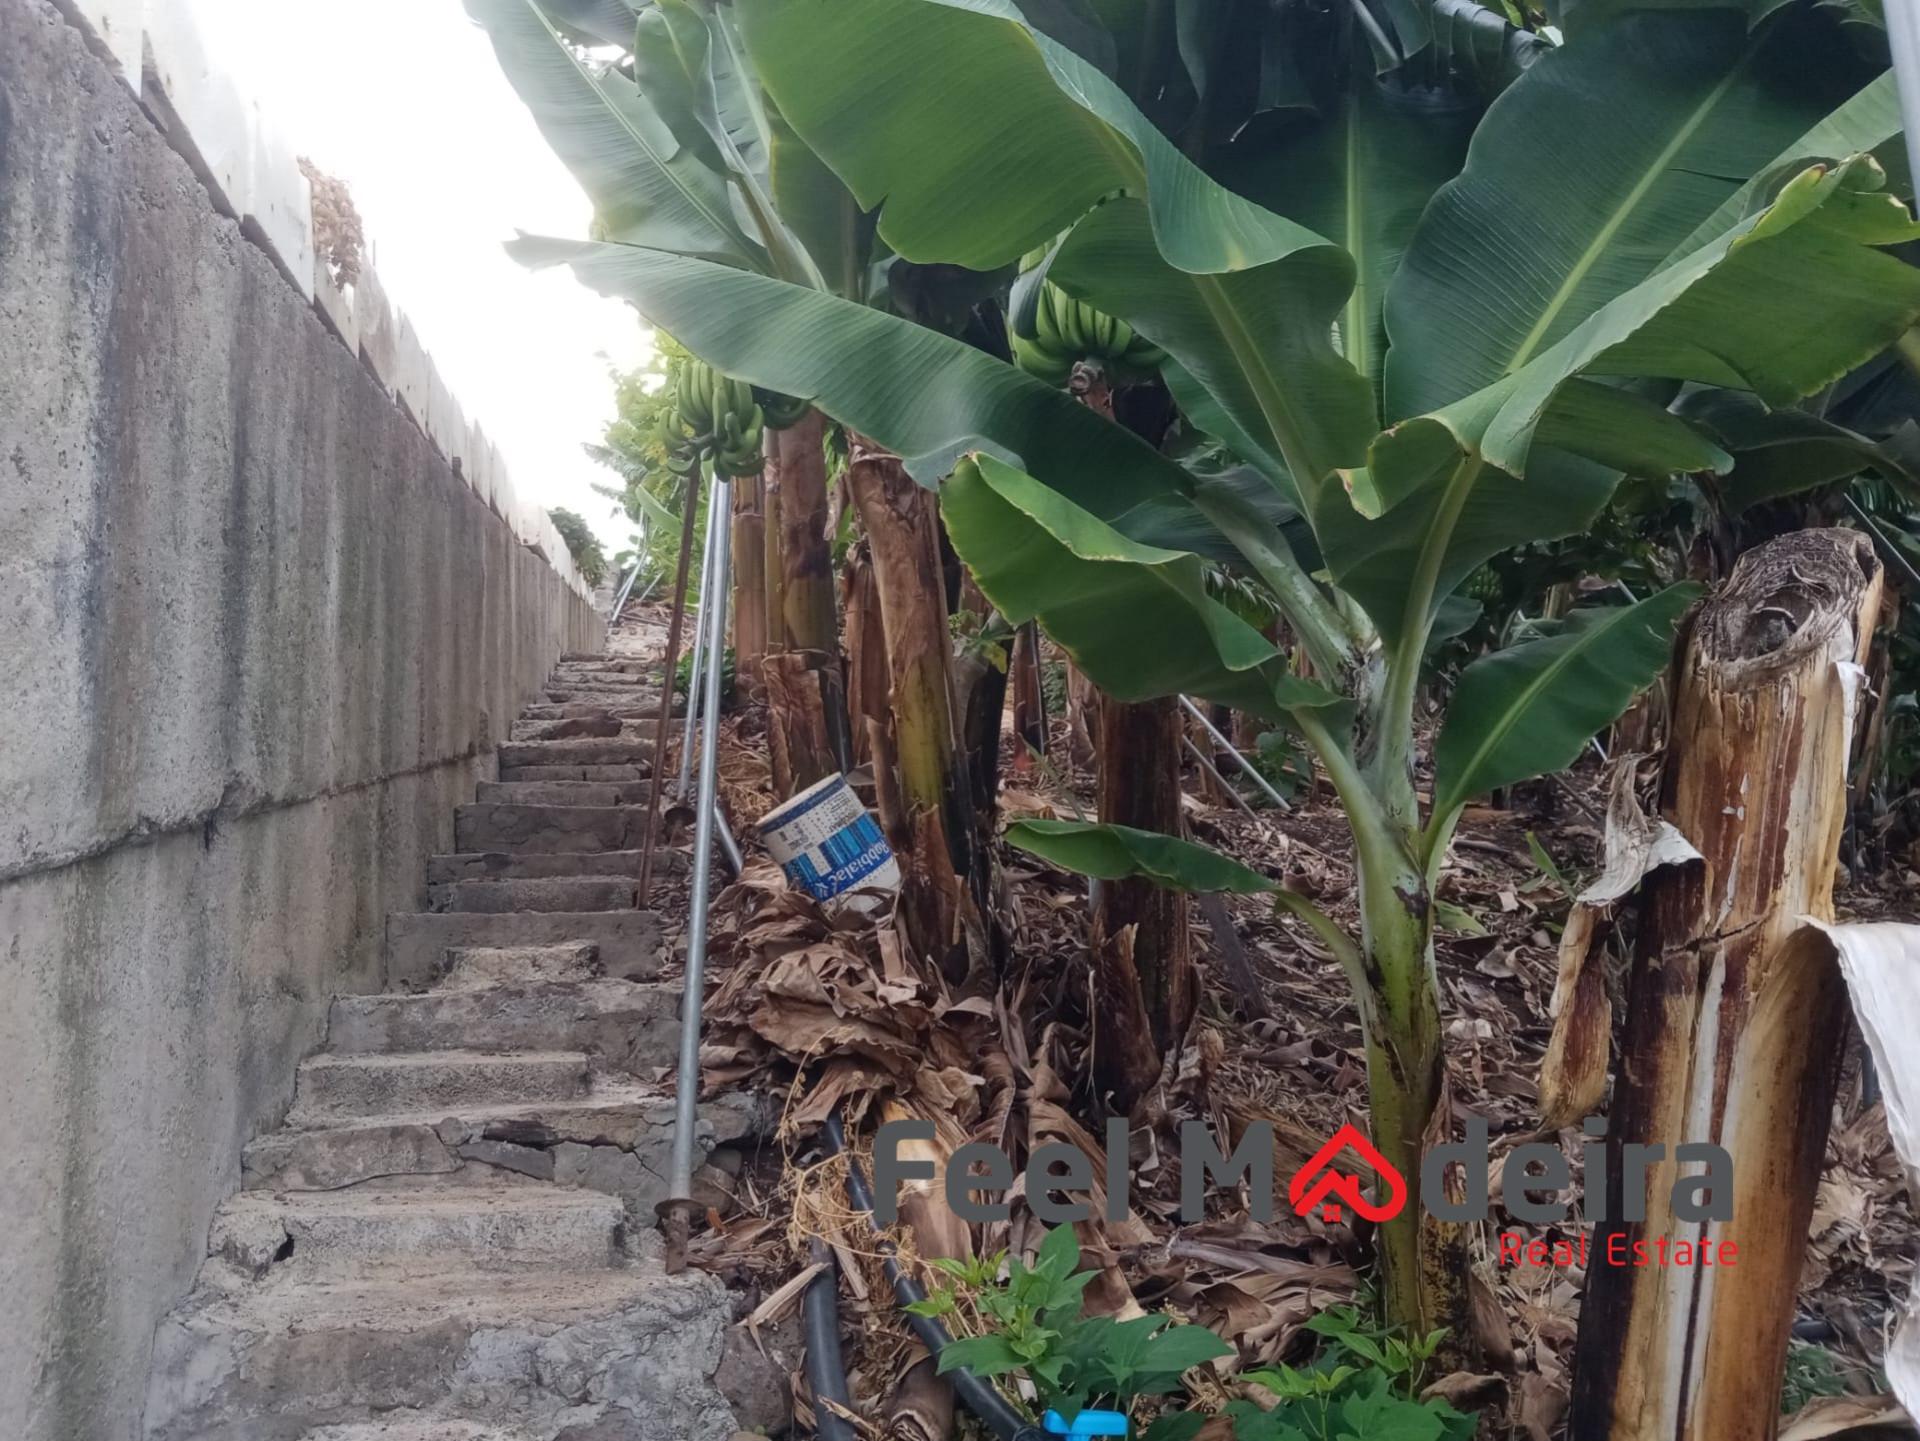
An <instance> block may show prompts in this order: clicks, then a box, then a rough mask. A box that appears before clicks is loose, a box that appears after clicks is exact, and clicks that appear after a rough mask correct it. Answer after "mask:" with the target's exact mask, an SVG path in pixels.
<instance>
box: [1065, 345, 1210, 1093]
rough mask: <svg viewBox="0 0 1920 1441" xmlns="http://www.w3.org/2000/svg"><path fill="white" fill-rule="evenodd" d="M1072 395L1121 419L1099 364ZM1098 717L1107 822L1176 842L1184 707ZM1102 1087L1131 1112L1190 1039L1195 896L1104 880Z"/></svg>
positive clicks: (1164, 700)
mask: <svg viewBox="0 0 1920 1441" xmlns="http://www.w3.org/2000/svg"><path fill="white" fill-rule="evenodd" d="M1069 389H1070V390H1071V391H1072V392H1073V394H1074V396H1075V397H1076V398H1078V399H1079V401H1080V403H1081V404H1082V405H1084V406H1086V407H1087V408H1088V409H1089V410H1093V411H1096V412H1098V413H1099V414H1101V415H1104V416H1105V417H1106V418H1107V419H1109V420H1112V419H1113V418H1114V414H1113V388H1112V386H1111V385H1110V384H1109V383H1108V380H1107V377H1106V374H1105V372H1104V371H1102V370H1101V369H1100V367H1098V366H1096V365H1090V364H1087V363H1086V362H1082V363H1080V364H1078V365H1076V366H1075V367H1074V369H1073V377H1072V380H1071V381H1070V383H1069ZM1088 689H1089V691H1090V692H1091V698H1092V710H1093V712H1094V724H1093V729H1094V730H1095V731H1096V732H1097V734H1095V735H1094V736H1093V737H1091V741H1092V749H1093V753H1094V762H1095V771H1096V776H1097V781H1098V786H1099V804H1100V820H1101V821H1102V822H1103V823H1105V824H1108V825H1122V826H1135V827H1138V828H1139V829H1141V830H1149V831H1160V832H1163V833H1164V834H1167V835H1173V836H1177V835H1180V834H1181V833H1182V831H1183V830H1184V826H1183V824H1182V821H1181V815H1180V754H1181V751H1180V737H1181V734H1182V727H1181V721H1180V703H1179V701H1178V700H1177V699H1176V698H1175V697H1173V696H1163V697H1161V698H1160V699H1158V700H1150V701H1146V702H1144V703H1142V704H1139V705H1127V704H1124V703H1122V702H1120V701H1116V700H1114V699H1113V698H1112V697H1111V696H1107V695H1102V694H1100V693H1099V692H1098V691H1094V690H1092V687H1089V688H1088ZM1091 941H1092V946H1093V957H1094V985H1095V988H1096V994H1095V997H1094V1010H1095V1014H1096V1015H1097V1016H1098V1017H1099V1020H1100V1023H1101V1026H1102V1030H1101V1033H1100V1036H1099V1038H1098V1041H1097V1043H1096V1045H1095V1048H1094V1074H1095V1080H1096V1081H1097V1082H1098V1084H1099V1085H1100V1087H1101V1089H1102V1090H1103V1091H1105V1092H1106V1093H1107V1095H1108V1097H1109V1098H1110V1100H1111V1103H1112V1105H1113V1107H1114V1109H1115V1110H1116V1111H1117V1112H1119V1113H1121V1114H1125V1113H1126V1112H1128V1111H1131V1110H1132V1109H1133V1104H1134V1102H1135V1101H1137V1100H1139V1099H1140V1097H1141V1096H1143V1095H1145V1094H1146V1093H1147V1091H1148V1090H1149V1089H1150V1088H1151V1087H1152V1085H1153V1083H1154V1081H1155V1080H1157V1079H1158V1078H1159V1075H1160V1065H1161V1061H1162V1059H1163V1058H1164V1057H1165V1056H1166V1055H1167V1054H1168V1053H1169V1052H1171V1051H1172V1050H1173V1049H1174V1048H1175V1047H1177V1046H1178V1045H1179V1044H1180V1042H1181V1040H1182V1039H1183V1038H1184V1037H1185V1036H1186V1033H1187V1025H1188V1023H1189V1022H1190V1021H1191V1020H1192V1019H1193V1006H1194V1000H1195V996H1196V993H1197V989H1198V988H1197V983H1196V981H1195V977H1194V970H1193V937H1192V934H1191V930H1190V927H1189V926H1188V922H1187V898H1186V896H1185V895H1184V894H1182V893H1180V892H1177V891H1174V890H1172V889H1170V888H1162V887H1158V886H1155V885H1154V884H1153V883H1152V882H1150V881H1142V880H1130V881H1109V882H1106V883H1103V884H1102V885H1101V887H1100V889H1099V892H1098V898H1097V900H1096V902H1095V904H1094V908H1093V927H1092V932H1091Z"/></svg>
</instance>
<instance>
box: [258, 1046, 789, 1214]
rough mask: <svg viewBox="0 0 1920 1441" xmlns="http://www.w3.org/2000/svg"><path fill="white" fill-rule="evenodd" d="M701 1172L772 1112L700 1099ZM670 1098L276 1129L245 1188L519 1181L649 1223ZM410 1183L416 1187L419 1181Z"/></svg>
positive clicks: (735, 1097) (755, 1131)
mask: <svg viewBox="0 0 1920 1441" xmlns="http://www.w3.org/2000/svg"><path fill="white" fill-rule="evenodd" d="M698 1115H699V1127H698V1130H697V1131H696V1133H695V1137H694V1140H695V1150H694V1156H695V1160H696V1163H698V1162H699V1161H700V1160H701V1159H703V1158H704V1157H705V1156H706V1155H707V1154H708V1153H709V1152H710V1151H711V1150H712V1148H713V1147H715V1146H728V1145H732V1144H734V1143H736V1142H739V1141H742V1140H744V1139H746V1138H747V1137H751V1136H756V1135H761V1134H764V1133H765V1132H766V1131H767V1130H769V1129H770V1128H771V1126H772V1123H773V1121H774V1119H775V1118H774V1117H773V1115H772V1114H771V1112H770V1109H769V1108H768V1107H766V1106H764V1105H762V1104H761V1103H759V1102H757V1101H755V1100H753V1099H751V1098H748V1097H746V1096H742V1095H739V1094H738V1093H724V1094H721V1095H718V1096H715V1097H713V1098H712V1099H711V1100H707V1101H703V1102H701V1104H700V1109H699V1113H698ZM672 1142H673V1098H672V1095H671V1094H670V1093H669V1091H668V1089H667V1088H666V1087H664V1086H659V1085H650V1084H646V1083H642V1082H637V1081H630V1080H620V1081H611V1080H606V1079H604V1078H603V1079H601V1080H600V1081H599V1082H598V1083H596V1085H595V1086H594V1089H593V1093H592V1094H591V1095H590V1096H588V1097H587V1098H586V1099H585V1100H581V1101H567V1102H558V1103H552V1104H546V1105H523V1106H493V1107H480V1108H473V1109H464V1110H459V1111H456V1112H453V1113H451V1114H439V1113H436V1112H430V1111H422V1112H416V1113H412V1114H403V1115H396V1116H376V1117H370V1118H368V1119H366V1120H360V1121H353V1122H343V1123H340V1124H337V1125H324V1126H313V1127H309V1128H306V1129H292V1128H289V1129H287V1130H282V1131H276V1132H274V1133H273V1134H272V1135H269V1136H262V1137H261V1138H260V1139H258V1140H256V1141H253V1142H251V1143H249V1144H248V1146H247V1148H246V1152H245V1155H244V1160H243V1171H244V1174H245V1177H246V1185H247V1186H248V1187H249V1188H250V1189H256V1190H257V1189H270V1190H274V1191H331V1190H337V1189H339V1188H341V1187H345V1186H358V1185H362V1184H364V1183H366V1182H369V1181H377V1180H382V1179H388V1178H396V1177H409V1178H429V1179H431V1178H435V1177H453V1178H455V1179H458V1178H459V1177H461V1176H465V1177H468V1178H472V1177H487V1176H491V1177H499V1176H512V1175H519V1176H525V1177H531V1178H532V1179H534V1180H538V1181H557V1182H560V1183H561V1184H563V1185H573V1186H586V1187H589V1188H591V1189H593V1190H595V1191H602V1192H605V1193H607V1194H609V1195H615V1196H619V1197H620V1198H621V1199H622V1200H624V1201H625V1202H627V1204H628V1206H629V1209H630V1213H631V1214H634V1215H638V1216H648V1215H651V1214H652V1213H653V1207H654V1206H655V1204H656V1203H658V1202H659V1201H660V1200H661V1199H662V1198H663V1197H664V1196H665V1194H666V1176H667V1171H668V1161H669V1152H670V1150H671V1148H672ZM420 1183H421V1182H420V1181H419V1180H418V1179H415V1180H413V1181H412V1182H411V1184H420Z"/></svg>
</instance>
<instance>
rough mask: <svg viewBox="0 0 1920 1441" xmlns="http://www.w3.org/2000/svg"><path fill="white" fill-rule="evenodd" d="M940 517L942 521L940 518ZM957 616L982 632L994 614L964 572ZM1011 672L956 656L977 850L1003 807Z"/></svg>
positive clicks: (975, 650) (971, 652)
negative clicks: (1002, 773)
mask: <svg viewBox="0 0 1920 1441" xmlns="http://www.w3.org/2000/svg"><path fill="white" fill-rule="evenodd" d="M936 519H937V517H936ZM954 592H955V594H956V596H957V599H956V600H955V603H954V614H955V615H962V614H964V615H966V616H967V617H969V619H970V620H971V622H972V625H973V632H974V633H975V634H978V633H979V631H980V630H982V629H983V628H985V626H986V624H987V622H988V621H989V619H990V618H991V617H992V615H993V603H992V602H991V601H989V600H988V599H987V598H986V596H985V595H983V594H981V591H980V587H979V586H978V585H976V584H975V583H974V579H973V576H972V575H971V574H969V573H968V572H967V571H966V570H965V569H964V568H962V570H961V572H960V583H959V585H958V586H956V587H954ZM1007 670H1008V667H1007V666H1004V665H996V664H995V663H994V661H993V658H992V656H991V654H990V653H989V652H988V651H986V650H985V649H984V648H982V647H978V646H974V647H968V648H967V649H965V650H963V651H961V652H960V653H959V654H957V655H955V656H954V658H953V694H954V699H955V702H956V704H957V705H958V707H959V713H960V744H961V746H962V747H963V748H964V749H965V751H966V753H967V772H968V775H969V776H970V777H971V778H972V780H973V837H974V847H975V849H976V850H977V851H981V852H985V851H988V850H989V849H990V848H991V847H992V845H993V832H994V816H995V813H996V811H997V809H998V807H999V803H1000V729H1001V724H1002V722H1003V721H1004V719H1005V712H1006V708H1007Z"/></svg>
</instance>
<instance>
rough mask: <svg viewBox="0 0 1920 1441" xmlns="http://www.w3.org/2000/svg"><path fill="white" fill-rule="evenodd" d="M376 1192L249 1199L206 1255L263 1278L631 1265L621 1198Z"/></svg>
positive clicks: (546, 1192)
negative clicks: (400, 1268) (290, 1273)
mask: <svg viewBox="0 0 1920 1441" xmlns="http://www.w3.org/2000/svg"><path fill="white" fill-rule="evenodd" d="M510 1179H513V1180H514V1184H506V1183H505V1182H503V1181H496V1182H495V1183H494V1184H489V1185H450V1186H444V1187H437V1188H432V1189H423V1188H420V1187H417V1186H405V1185H397V1184H394V1183H387V1184H385V1185H381V1184H378V1183H375V1184H370V1185H367V1186H357V1187H354V1188H352V1189H350V1190H341V1191H285V1192H280V1191H242V1192H240V1193H239V1194H238V1195H235V1196H231V1197H229V1198H228V1199H227V1200H225V1201H224V1202H222V1203H221V1205H220V1209H219V1210H218V1211H217V1212H215V1213H214V1218H213V1227H212V1230H211V1231H210V1233H209V1236H208V1241H207V1254H208V1255H210V1256H217V1257H219V1258H221V1259H222V1260H224V1261H226V1262H228V1263H230V1264H231V1265H234V1266H236V1267H238V1268H239V1269H240V1270H241V1271H242V1272H246V1273H251V1274H252V1275H255V1276H260V1275H264V1274H266V1272H267V1271H268V1270H269V1269H270V1268H272V1267H276V1266H286V1267H289V1268H292V1269H294V1270H298V1271H300V1272H303V1273H305V1274H307V1275H316V1276H320V1275H324V1276H330V1277H337V1278H344V1277H347V1276H365V1275H377V1274H379V1273H380V1272H381V1271H382V1270H384V1269H386V1268H388V1267H390V1266H392V1265H393V1264H394V1263H395V1262H396V1261H399V1262H403V1263H404V1264H406V1265H408V1266H409V1267H412V1268H414V1269H417V1270H430V1269H438V1268H440V1267H451V1268H454V1269H459V1270H465V1271H487V1272H492V1271H510V1270H517V1269H522V1268H525V1267H529V1266H541V1267H546V1268H549V1269H558V1270H578V1271H587V1270H594V1269H597V1268H600V1267H611V1266H613V1265H615V1264H616V1263H618V1262H619V1261H620V1260H621V1259H622V1258H623V1256H624V1246H623V1238H624V1237H625V1235H626V1229H627V1211H626V1207H625V1206H623V1205H622V1204H621V1202H620V1200H619V1198H618V1197H616V1196H609V1195H606V1194H604V1193H602V1192H600V1191H585V1190H575V1189H574V1188H572V1187H569V1186H549V1185H541V1184H539V1183H537V1182H534V1181H519V1180H518V1178H510Z"/></svg>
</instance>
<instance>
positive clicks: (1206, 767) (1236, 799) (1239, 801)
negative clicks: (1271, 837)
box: [1180, 736, 1253, 815]
mask: <svg viewBox="0 0 1920 1441" xmlns="http://www.w3.org/2000/svg"><path fill="white" fill-rule="evenodd" d="M1180 744H1181V745H1183V746H1185V747H1186V748H1187V754H1188V755H1190V756H1192V757H1193V759H1194V763H1195V764H1196V765H1198V766H1199V767H1200V769H1201V770H1203V771H1205V772H1206V773H1207V775H1208V776H1210V777H1211V778H1212V779H1213V783H1214V784H1215V785H1217V786H1219V787H1220V789H1221V790H1223V791H1225V792H1226V795H1227V799H1228V800H1230V801H1232V802H1233V804H1234V808H1235V809H1236V810H1240V811H1244V812H1245V813H1246V814H1247V815H1252V814H1253V807H1252V806H1250V805H1248V804H1247V801H1246V797H1245V796H1243V795H1241V794H1240V792H1238V791H1237V790H1235V789H1234V788H1233V787H1232V786H1230V785H1228V784H1227V778H1226V777H1225V776H1223V775H1221V774H1220V769H1219V767H1218V766H1216V765H1214V763H1213V762H1212V761H1210V760H1208V759H1207V753H1206V752H1205V751H1203V750H1201V749H1200V747H1199V746H1197V745H1195V744H1194V743H1193V737H1192V736H1181V737H1180Z"/></svg>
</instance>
